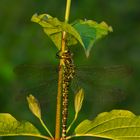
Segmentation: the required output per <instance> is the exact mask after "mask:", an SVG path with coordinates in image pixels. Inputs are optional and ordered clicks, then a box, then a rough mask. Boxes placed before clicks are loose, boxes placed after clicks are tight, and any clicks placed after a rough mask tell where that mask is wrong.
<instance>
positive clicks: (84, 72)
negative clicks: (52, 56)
mask: <svg viewBox="0 0 140 140" xmlns="http://www.w3.org/2000/svg"><path fill="white" fill-rule="evenodd" d="M14 71H15V73H16V74H17V76H18V79H19V80H20V82H21V85H22V87H23V88H22V89H23V90H22V91H21V92H20V96H19V97H22V98H23V96H24V98H25V96H27V95H28V94H33V95H35V96H36V97H37V98H38V99H39V100H41V102H46V101H52V100H53V99H56V93H57V79H58V68H57V67H56V66H53V65H19V66H17V67H16V68H15V69H14ZM129 75H131V69H130V68H129V67H126V66H122V65H118V66H109V67H93V66H77V67H76V68H75V76H74V79H73V80H72V84H71V85H72V91H73V92H74V93H75V92H76V91H77V90H78V89H79V88H81V87H82V88H84V90H85V93H86V96H87V98H88V101H91V102H92V101H93V99H97V98H98V100H100V101H102V102H103V100H104V102H105V97H107V98H106V99H107V101H108V100H109V101H113V102H114V101H121V100H122V99H124V91H123V90H121V89H122V81H123V80H122V79H124V78H125V77H129ZM120 87H121V88H120ZM44 97H47V99H44ZM44 100H45V101H44Z"/></svg>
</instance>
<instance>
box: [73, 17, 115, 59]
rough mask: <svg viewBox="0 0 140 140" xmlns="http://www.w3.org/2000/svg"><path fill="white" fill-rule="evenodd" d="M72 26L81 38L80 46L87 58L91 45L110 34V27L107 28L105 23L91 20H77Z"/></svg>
mask: <svg viewBox="0 0 140 140" xmlns="http://www.w3.org/2000/svg"><path fill="white" fill-rule="evenodd" d="M72 26H73V27H74V28H75V29H76V30H77V32H78V33H79V34H80V36H81V38H82V42H83V44H84V45H83V44H82V46H83V47H84V49H85V53H86V56H87V57H88V56H89V53H90V50H91V48H92V47H93V44H94V43H95V42H96V41H97V40H98V39H100V38H102V37H103V36H105V35H107V34H108V32H112V31H113V30H112V27H110V26H108V25H107V24H106V23H105V22H101V23H97V22H95V21H93V20H86V21H84V20H78V21H75V22H74V23H73V24H72Z"/></svg>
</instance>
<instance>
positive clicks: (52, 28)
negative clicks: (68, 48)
mask: <svg viewBox="0 0 140 140" xmlns="http://www.w3.org/2000/svg"><path fill="white" fill-rule="evenodd" d="M31 21H33V22H36V23H38V24H40V25H41V26H42V27H43V30H44V32H45V33H46V34H47V35H48V36H49V37H50V38H51V40H52V41H53V42H54V44H55V45H56V47H57V48H58V49H59V50H60V48H61V42H62V32H63V31H65V32H67V33H68V34H67V41H68V42H67V44H68V45H73V44H76V40H75V38H76V39H77V40H78V41H79V42H80V43H81V44H82V45H84V44H83V42H82V39H81V37H80V35H79V33H78V32H77V31H76V30H75V28H73V27H72V26H71V25H70V24H68V23H65V22H61V21H59V20H58V19H57V18H54V17H52V16H50V15H48V14H41V15H37V14H34V15H33V16H32V19H31Z"/></svg>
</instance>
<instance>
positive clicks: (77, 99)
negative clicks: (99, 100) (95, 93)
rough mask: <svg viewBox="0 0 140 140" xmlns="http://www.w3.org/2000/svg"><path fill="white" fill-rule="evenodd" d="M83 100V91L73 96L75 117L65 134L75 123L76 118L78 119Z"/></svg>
mask: <svg viewBox="0 0 140 140" xmlns="http://www.w3.org/2000/svg"><path fill="white" fill-rule="evenodd" d="M83 100H84V91H83V89H80V90H79V91H78V92H77V93H76V95H75V102H74V105H75V116H74V119H73V121H72V122H71V124H70V125H69V127H68V129H67V132H68V131H69V130H70V128H71V127H72V125H73V124H74V122H75V121H76V119H77V117H78V113H79V111H80V110H81V108H82V104H83Z"/></svg>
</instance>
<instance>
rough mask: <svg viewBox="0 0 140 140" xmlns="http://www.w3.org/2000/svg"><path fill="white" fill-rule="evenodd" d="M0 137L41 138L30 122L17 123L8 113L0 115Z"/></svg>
mask: <svg viewBox="0 0 140 140" xmlns="http://www.w3.org/2000/svg"><path fill="white" fill-rule="evenodd" d="M0 136H35V137H43V136H42V135H41V134H40V132H39V131H38V130H37V128H35V127H34V126H33V125H32V124H31V123H30V122H27V121H24V122H19V121H17V120H16V119H15V118H14V117H13V116H11V115H10V114H8V113H0Z"/></svg>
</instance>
